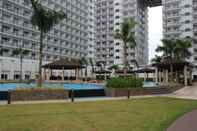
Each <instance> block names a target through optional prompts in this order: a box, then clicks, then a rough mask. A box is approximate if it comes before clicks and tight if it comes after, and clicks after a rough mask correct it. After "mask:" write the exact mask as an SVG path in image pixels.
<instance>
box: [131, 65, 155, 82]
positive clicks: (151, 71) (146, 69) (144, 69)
mask: <svg viewBox="0 0 197 131" xmlns="http://www.w3.org/2000/svg"><path fill="white" fill-rule="evenodd" d="M133 73H135V74H143V77H144V81H146V80H148V79H149V74H154V73H155V69H154V68H153V67H147V66H145V67H140V68H137V69H134V70H133Z"/></svg>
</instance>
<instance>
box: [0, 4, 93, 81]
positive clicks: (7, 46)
mask: <svg viewBox="0 0 197 131" xmlns="http://www.w3.org/2000/svg"><path fill="white" fill-rule="evenodd" d="M41 2H42V5H44V6H45V7H46V8H50V9H54V10H56V11H60V10H62V11H63V12H65V13H66V15H67V18H66V19H64V20H63V21H61V22H60V23H59V24H57V25H56V26H55V27H54V28H53V29H52V30H51V31H50V32H49V33H47V34H46V35H45V37H44V56H43V60H44V61H45V62H49V61H53V60H56V59H58V58H60V57H68V58H77V59H79V58H81V57H93V54H94V45H93V44H94V30H93V25H94V3H93V2H94V1H93V0H42V1H41ZM31 15H32V8H31V3H30V0H0V47H1V49H3V51H4V52H3V53H2V56H1V61H0V72H1V73H0V74H1V78H2V79H18V78H19V74H20V73H19V59H18V58H19V56H13V55H12V54H13V50H15V49H19V48H23V49H26V50H29V53H28V54H27V55H25V56H24V60H23V79H24V78H25V79H28V78H30V77H31V78H34V76H35V74H36V72H37V71H38V69H37V68H38V65H37V64H38V63H37V59H38V49H39V31H38V30H36V29H35V28H33V26H32V24H31V21H30V19H31Z"/></svg>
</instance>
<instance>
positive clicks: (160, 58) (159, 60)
mask: <svg viewBox="0 0 197 131" xmlns="http://www.w3.org/2000/svg"><path fill="white" fill-rule="evenodd" d="M161 60H162V56H158V55H155V58H153V59H152V60H151V62H152V63H160V62H161Z"/></svg>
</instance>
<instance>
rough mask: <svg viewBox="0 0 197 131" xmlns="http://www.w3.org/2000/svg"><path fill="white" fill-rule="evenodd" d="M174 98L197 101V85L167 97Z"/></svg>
mask: <svg viewBox="0 0 197 131" xmlns="http://www.w3.org/2000/svg"><path fill="white" fill-rule="evenodd" d="M167 96H170V97H174V98H183V99H194V100H197V85H196V84H195V85H194V86H188V87H184V88H182V89H180V90H178V91H176V92H174V93H172V94H170V95H167Z"/></svg>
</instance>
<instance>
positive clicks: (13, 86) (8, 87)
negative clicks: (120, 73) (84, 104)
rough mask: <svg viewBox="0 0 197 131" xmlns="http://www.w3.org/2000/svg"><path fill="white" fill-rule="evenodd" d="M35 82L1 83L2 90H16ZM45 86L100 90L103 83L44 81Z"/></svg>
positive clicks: (30, 85) (32, 84)
mask: <svg viewBox="0 0 197 131" xmlns="http://www.w3.org/2000/svg"><path fill="white" fill-rule="evenodd" d="M35 87H36V84H35V83H30V84H26V83H0V91H8V90H14V89H17V88H35ZM43 87H45V88H64V89H67V90H91V89H94V90H99V89H103V86H102V85H97V84H91V83H44V84H43Z"/></svg>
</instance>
